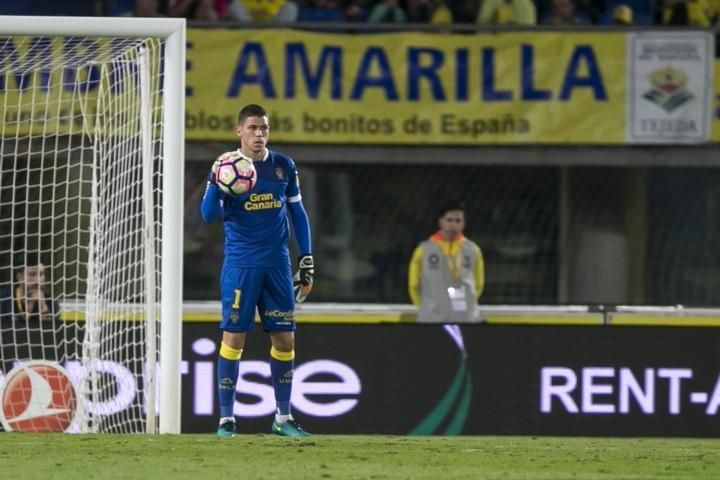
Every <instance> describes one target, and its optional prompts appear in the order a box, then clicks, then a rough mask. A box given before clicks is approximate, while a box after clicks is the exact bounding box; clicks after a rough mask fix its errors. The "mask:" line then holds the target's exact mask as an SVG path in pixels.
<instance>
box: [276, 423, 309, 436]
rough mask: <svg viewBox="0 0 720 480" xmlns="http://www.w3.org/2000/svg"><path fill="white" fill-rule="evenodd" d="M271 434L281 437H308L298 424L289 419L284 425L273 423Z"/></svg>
mask: <svg viewBox="0 0 720 480" xmlns="http://www.w3.org/2000/svg"><path fill="white" fill-rule="evenodd" d="M272 432H273V433H274V434H276V435H282V436H283V437H309V436H310V434H309V433H308V432H306V431H305V430H303V429H302V427H301V426H300V425H298V423H297V422H296V421H295V420H293V419H290V420H288V421H287V422H284V423H278V422H276V421H273V424H272Z"/></svg>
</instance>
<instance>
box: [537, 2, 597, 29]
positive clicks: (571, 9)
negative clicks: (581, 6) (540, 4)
mask: <svg viewBox="0 0 720 480" xmlns="http://www.w3.org/2000/svg"><path fill="white" fill-rule="evenodd" d="M542 23H543V24H545V25H555V26H562V25H582V24H586V23H590V18H589V17H588V16H587V15H586V14H584V13H581V12H577V11H576V10H575V4H574V3H573V2H572V0H551V2H550V11H549V12H548V13H547V15H546V16H545V18H543V21H542Z"/></svg>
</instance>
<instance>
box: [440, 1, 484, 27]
mask: <svg viewBox="0 0 720 480" xmlns="http://www.w3.org/2000/svg"><path fill="white" fill-rule="evenodd" d="M448 2H449V3H448V6H449V7H450V11H452V15H453V20H454V21H455V23H475V21H476V20H477V15H478V10H479V8H480V3H479V0H448Z"/></svg>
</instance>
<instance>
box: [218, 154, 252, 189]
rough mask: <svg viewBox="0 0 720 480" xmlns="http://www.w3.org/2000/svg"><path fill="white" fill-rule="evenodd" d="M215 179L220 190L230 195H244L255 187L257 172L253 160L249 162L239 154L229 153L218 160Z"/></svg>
mask: <svg viewBox="0 0 720 480" xmlns="http://www.w3.org/2000/svg"><path fill="white" fill-rule="evenodd" d="M218 160H219V161H220V163H219V164H218V167H217V170H216V172H215V178H216V179H217V184H218V187H220V190H222V191H223V192H225V193H226V194H228V195H242V194H243V193H247V192H249V191H250V190H252V188H253V187H254V186H255V182H256V181H257V172H256V171H255V166H254V165H253V162H252V160H249V159H247V158H245V157H243V156H242V155H240V154H239V153H238V152H228V153H225V154H223V155H221V156H220V158H219V159H218Z"/></svg>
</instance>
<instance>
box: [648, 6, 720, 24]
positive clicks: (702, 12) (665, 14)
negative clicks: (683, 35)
mask: <svg viewBox="0 0 720 480" xmlns="http://www.w3.org/2000/svg"><path fill="white" fill-rule="evenodd" d="M717 10H718V8H717V6H716V5H715V4H711V3H710V1H709V0H664V1H663V3H662V6H661V7H660V8H659V9H658V19H657V20H658V22H657V23H660V24H662V25H683V26H692V27H709V26H711V25H713V24H715V23H716V21H717V17H718V11H717Z"/></svg>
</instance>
